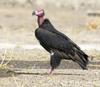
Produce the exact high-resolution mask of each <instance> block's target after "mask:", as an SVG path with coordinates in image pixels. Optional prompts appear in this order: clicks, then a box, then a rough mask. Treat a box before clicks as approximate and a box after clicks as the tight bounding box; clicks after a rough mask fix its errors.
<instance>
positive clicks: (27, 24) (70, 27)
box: [0, 0, 100, 44]
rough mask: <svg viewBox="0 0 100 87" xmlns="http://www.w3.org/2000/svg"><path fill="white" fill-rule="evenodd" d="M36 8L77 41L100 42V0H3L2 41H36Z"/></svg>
mask: <svg viewBox="0 0 100 87" xmlns="http://www.w3.org/2000/svg"><path fill="white" fill-rule="evenodd" d="M37 8H43V9H44V10H45V14H46V17H47V18H49V19H50V21H51V23H52V24H53V25H54V26H55V27H56V28H57V29H58V30H59V31H61V32H63V33H65V34H66V35H67V36H69V37H70V38H71V39H72V40H74V41H75V42H77V43H88V44H89V43H95V44H96V43H100V39H99V37H100V0H88V1H85V0H59V1H57V0H0V43H16V44H37V40H36V39H35V36H34V31H35V29H36V28H37V21H36V17H35V16H34V17H32V11H33V10H35V9H37Z"/></svg>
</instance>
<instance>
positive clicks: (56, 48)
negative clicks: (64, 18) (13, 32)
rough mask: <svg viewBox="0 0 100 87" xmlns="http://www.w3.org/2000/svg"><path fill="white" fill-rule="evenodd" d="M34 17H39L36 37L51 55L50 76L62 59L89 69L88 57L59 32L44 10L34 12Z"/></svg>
mask: <svg viewBox="0 0 100 87" xmlns="http://www.w3.org/2000/svg"><path fill="white" fill-rule="evenodd" d="M32 15H36V16H37V23H38V28H37V29H36V30H35V36H36V38H37V39H38V41H39V43H40V45H42V46H43V48H44V49H45V50H46V51H48V52H49V53H50V65H51V69H50V72H49V73H50V74H51V73H52V71H53V70H54V69H55V68H57V67H58V66H59V65H60V63H61V60H62V59H66V60H72V61H74V62H76V63H78V64H79V65H80V67H81V68H82V69H87V64H88V61H89V60H88V55H87V54H86V53H85V52H83V51H82V50H81V48H80V47H79V46H78V45H77V44H75V43H74V42H73V41H72V40H71V39H70V38H69V37H67V36H66V35H65V34H63V33H61V32H59V31H58V30H57V29H56V28H55V27H54V26H53V25H52V24H51V22H50V20H49V19H48V18H44V15H45V13H44V10H43V9H37V10H35V11H33V12H32Z"/></svg>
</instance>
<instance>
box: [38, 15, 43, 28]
mask: <svg viewBox="0 0 100 87" xmlns="http://www.w3.org/2000/svg"><path fill="white" fill-rule="evenodd" d="M37 21H38V25H39V26H40V25H41V24H42V23H43V22H44V16H38V20H37Z"/></svg>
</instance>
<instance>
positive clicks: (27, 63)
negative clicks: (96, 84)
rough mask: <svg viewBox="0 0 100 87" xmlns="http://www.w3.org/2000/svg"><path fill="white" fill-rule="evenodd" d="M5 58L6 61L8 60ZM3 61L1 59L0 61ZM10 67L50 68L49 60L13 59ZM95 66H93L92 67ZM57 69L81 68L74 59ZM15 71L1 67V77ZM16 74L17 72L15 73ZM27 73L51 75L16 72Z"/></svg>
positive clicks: (8, 75)
mask: <svg viewBox="0 0 100 87" xmlns="http://www.w3.org/2000/svg"><path fill="white" fill-rule="evenodd" d="M7 61H8V60H5V61H4V62H7ZM0 62H1V61H0ZM90 64H92V65H95V64H98V65H100V61H99V62H90ZM8 67H10V68H17V69H26V70H27V69H50V62H49V61H20V60H12V61H10V62H9V64H8ZM90 68H93V67H90ZM57 69H81V68H80V67H79V65H78V64H76V63H74V62H72V61H62V62H61V64H60V66H59V67H58V68H57ZM12 73H14V72H13V71H10V70H8V69H0V77H10V76H11V75H12ZM14 74H15V73H14ZM20 74H25V75H27V74H28V75H49V74H48V73H16V75H20ZM53 75H79V74H71V73H70V74H68V73H53Z"/></svg>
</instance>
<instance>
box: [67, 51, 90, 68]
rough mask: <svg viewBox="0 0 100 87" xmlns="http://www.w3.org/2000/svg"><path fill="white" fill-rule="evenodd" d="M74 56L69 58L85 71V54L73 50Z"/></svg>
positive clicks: (86, 59) (86, 58) (86, 61)
mask: <svg viewBox="0 0 100 87" xmlns="http://www.w3.org/2000/svg"><path fill="white" fill-rule="evenodd" d="M74 52H75V53H74V55H71V54H69V56H70V58H71V59H72V60H73V61H75V62H77V63H78V64H79V65H80V66H81V68H82V69H87V65H88V62H89V60H88V55H86V54H85V53H82V52H80V51H79V50H75V51H74Z"/></svg>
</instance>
